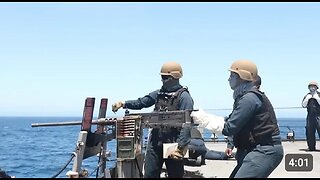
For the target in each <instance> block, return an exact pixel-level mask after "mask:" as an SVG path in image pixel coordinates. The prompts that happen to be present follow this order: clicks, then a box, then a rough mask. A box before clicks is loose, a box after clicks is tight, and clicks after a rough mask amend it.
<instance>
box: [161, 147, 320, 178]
mask: <svg viewBox="0 0 320 180" xmlns="http://www.w3.org/2000/svg"><path fill="white" fill-rule="evenodd" d="M282 144H283V146H284V152H285V154H311V155H312V156H313V169H312V171H286V169H285V157H283V160H282V162H281V163H280V164H279V166H278V167H277V168H276V169H275V170H274V171H273V172H272V174H271V175H270V176H269V178H277V177H279V178H288V177H305V178H316V177H320V150H319V149H320V142H319V141H317V151H306V148H307V142H306V141H295V142H289V141H285V142H282ZM206 146H207V147H208V148H209V149H213V150H218V151H224V150H225V148H226V143H225V142H206ZM234 151H236V149H235V150H234ZM235 166H236V160H235V159H234V158H233V159H229V160H206V165H202V166H201V167H191V166H185V177H186V178H188V177H190V178H228V177H229V175H230V173H231V171H232V170H233V168H234V167H235ZM164 168H165V166H164ZM161 177H165V173H162V174H161Z"/></svg>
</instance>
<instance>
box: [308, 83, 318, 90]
mask: <svg viewBox="0 0 320 180" xmlns="http://www.w3.org/2000/svg"><path fill="white" fill-rule="evenodd" d="M312 85H314V86H316V87H317V89H319V85H318V83H317V82H316V81H311V82H310V83H309V85H308V87H310V86H312Z"/></svg>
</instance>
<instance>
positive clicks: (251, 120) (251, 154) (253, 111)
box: [191, 60, 284, 178]
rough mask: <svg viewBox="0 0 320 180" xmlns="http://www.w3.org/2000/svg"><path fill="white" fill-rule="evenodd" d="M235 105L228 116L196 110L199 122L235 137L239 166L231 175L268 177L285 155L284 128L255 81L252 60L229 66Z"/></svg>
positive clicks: (195, 116)
mask: <svg viewBox="0 0 320 180" xmlns="http://www.w3.org/2000/svg"><path fill="white" fill-rule="evenodd" d="M229 71H230V77H229V79H228V81H229V85H230V87H231V89H232V90H233V98H234V105H233V110H232V112H231V114H230V115H229V116H228V117H227V118H223V117H220V116H216V115H213V114H209V113H206V112H204V111H203V110H201V109H200V110H199V111H193V112H192V113H191V116H192V118H193V120H194V121H195V123H199V124H201V126H203V127H205V128H207V129H209V130H211V131H212V132H213V133H216V134H221V133H222V134H223V135H226V136H232V137H233V143H234V146H235V147H236V148H237V151H236V160H237V166H236V167H235V168H234V170H233V172H232V173H231V174H230V177H231V178H233V177H234V178H266V177H268V176H269V175H270V174H271V173H272V172H273V170H274V169H275V168H276V167H277V166H278V165H279V164H280V162H281V160H282V159H283V156H284V151H283V146H282V144H281V137H280V130H279V126H278V123H277V118H276V115H275V112H274V109H273V106H272V104H271V103H270V101H269V99H268V98H267V97H266V95H265V94H264V93H263V92H261V91H260V90H258V89H257V88H256V86H255V85H254V84H253V83H252V82H253V81H255V80H256V78H257V75H258V69H257V67H256V65H255V64H254V63H253V62H252V61H249V60H237V61H234V62H233V63H232V65H231V67H230V69H229Z"/></svg>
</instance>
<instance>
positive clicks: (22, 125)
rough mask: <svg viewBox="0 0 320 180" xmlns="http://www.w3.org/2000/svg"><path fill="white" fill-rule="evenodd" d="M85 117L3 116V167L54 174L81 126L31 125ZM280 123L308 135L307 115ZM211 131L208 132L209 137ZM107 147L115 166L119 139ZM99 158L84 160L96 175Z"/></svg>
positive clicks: (14, 172)
mask: <svg viewBox="0 0 320 180" xmlns="http://www.w3.org/2000/svg"><path fill="white" fill-rule="evenodd" d="M81 120H82V117H0V133H1V141H0V168H2V169H3V170H5V171H6V172H7V173H8V174H9V175H11V176H16V177H17V178H50V177H52V176H53V175H55V174H56V173H57V172H59V171H60V170H61V168H63V167H64V165H65V164H66V163H67V162H68V160H70V157H71V154H72V152H74V150H75V147H76V142H77V140H78V135H79V131H80V128H81V126H80V125H73V126H51V127H31V124H35V123H48V122H67V121H68V122H69V121H81ZM278 123H279V126H280V131H281V136H282V138H283V139H286V135H287V132H288V131H289V129H292V130H294V131H295V137H296V139H305V118H278ZM94 128H95V126H94V125H93V128H92V129H94ZM211 135H212V133H209V132H208V131H205V132H204V138H205V139H206V140H210V139H211ZM219 138H221V137H219ZM222 138H223V137H222ZM107 147H108V149H109V150H111V157H109V160H110V161H108V163H107V166H108V167H112V166H114V165H115V162H116V141H115V140H112V141H109V142H108V143H107ZM97 162H98V157H96V156H92V157H90V158H87V159H85V160H84V161H83V163H82V165H83V167H84V168H85V169H87V170H88V171H89V174H90V176H89V177H95V173H91V171H92V172H93V171H94V170H95V169H96V166H97ZM72 164H73V161H72V162H71V163H70V164H69V165H68V166H67V168H66V170H65V171H63V172H62V173H61V174H60V175H59V176H57V177H58V178H65V177H66V173H67V171H69V170H71V169H72Z"/></svg>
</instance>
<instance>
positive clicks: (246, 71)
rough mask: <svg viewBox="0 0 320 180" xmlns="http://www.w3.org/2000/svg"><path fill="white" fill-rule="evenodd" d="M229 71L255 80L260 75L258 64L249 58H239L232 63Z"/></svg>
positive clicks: (249, 79)
mask: <svg viewBox="0 0 320 180" xmlns="http://www.w3.org/2000/svg"><path fill="white" fill-rule="evenodd" d="M229 71H232V72H235V73H237V74H238V75H239V76H240V78H241V79H243V80H246V81H254V80H255V79H256V78H257V75H258V69H257V66H256V65H255V64H254V63H253V62H251V61H249V60H237V61H235V62H233V63H232V65H231V67H230V69H229Z"/></svg>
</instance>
